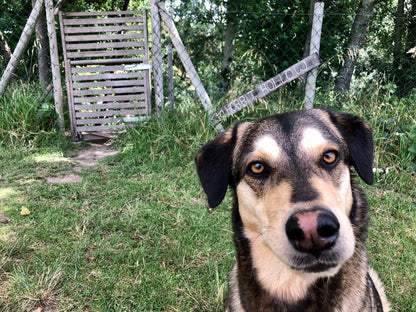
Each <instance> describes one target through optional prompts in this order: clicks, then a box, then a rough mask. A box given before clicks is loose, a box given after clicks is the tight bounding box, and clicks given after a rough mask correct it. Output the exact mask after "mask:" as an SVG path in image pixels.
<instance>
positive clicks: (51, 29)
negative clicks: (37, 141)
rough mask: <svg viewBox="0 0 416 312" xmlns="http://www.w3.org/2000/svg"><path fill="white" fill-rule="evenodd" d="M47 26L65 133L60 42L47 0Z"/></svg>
mask: <svg viewBox="0 0 416 312" xmlns="http://www.w3.org/2000/svg"><path fill="white" fill-rule="evenodd" d="M45 11H46V24H47V27H48V37H49V49H50V54H51V67H52V83H53V99H54V102H55V111H56V115H57V117H58V127H59V130H61V131H64V130H65V129H64V128H65V123H64V109H63V95H62V83H61V71H60V68H59V56H58V41H57V39H56V31H55V14H54V12H53V11H54V10H53V1H52V0H45Z"/></svg>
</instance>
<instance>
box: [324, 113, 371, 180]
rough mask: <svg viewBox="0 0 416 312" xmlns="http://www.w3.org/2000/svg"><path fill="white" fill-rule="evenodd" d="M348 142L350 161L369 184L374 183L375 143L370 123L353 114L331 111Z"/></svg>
mask: <svg viewBox="0 0 416 312" xmlns="http://www.w3.org/2000/svg"><path fill="white" fill-rule="evenodd" d="M330 114H331V116H332V118H333V120H334V123H335V125H336V126H337V127H338V129H339V131H340V132H341V135H342V136H343V138H344V140H345V142H346V143H347V146H348V149H349V154H350V163H351V164H352V165H353V166H354V168H355V170H356V171H357V173H358V175H359V176H360V178H361V179H363V180H364V182H365V183H367V184H373V181H374V174H373V159H374V143H373V135H372V131H371V128H370V126H369V125H367V124H366V123H365V122H364V121H362V120H361V119H360V118H359V117H357V116H354V115H351V114H341V113H334V112H332V113H330Z"/></svg>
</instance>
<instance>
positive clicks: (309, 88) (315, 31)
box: [304, 2, 324, 109]
mask: <svg viewBox="0 0 416 312" xmlns="http://www.w3.org/2000/svg"><path fill="white" fill-rule="evenodd" d="M323 16H324V3H323V2H316V3H315V8H314V10H313V23H312V31H311V43H310V48H309V55H312V54H314V53H317V54H318V55H319V47H320V44H321V31H322V21H323ZM317 75H318V69H317V68H315V69H312V70H311V71H310V72H309V73H308V75H307V78H306V85H305V100H304V107H305V109H312V108H313V101H314V99H315V90H316V77H317Z"/></svg>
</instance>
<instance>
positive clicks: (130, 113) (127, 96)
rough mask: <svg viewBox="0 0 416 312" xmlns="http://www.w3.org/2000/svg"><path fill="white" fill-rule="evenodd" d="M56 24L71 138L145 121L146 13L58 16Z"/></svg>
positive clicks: (147, 111) (147, 99)
mask: <svg viewBox="0 0 416 312" xmlns="http://www.w3.org/2000/svg"><path fill="white" fill-rule="evenodd" d="M59 18H60V26H61V38H62V45H63V50H64V62H65V72H66V80H67V90H68V104H69V109H70V117H71V131H72V136H73V138H74V139H76V138H79V137H80V136H82V134H83V133H89V132H90V133H91V132H94V133H96V132H100V131H104V132H105V131H111V132H113V131H117V130H123V129H125V128H126V125H127V127H130V126H132V125H133V124H134V122H137V121H139V120H143V119H146V118H147V116H148V115H149V114H150V111H151V101H150V67H149V66H148V65H147V64H149V44H148V34H147V12H146V11H145V10H142V11H120V12H116V11H111V12H72V13H63V12H60V13H59ZM127 65H128V66H127ZM143 65H144V66H143ZM132 122H133V123H132Z"/></svg>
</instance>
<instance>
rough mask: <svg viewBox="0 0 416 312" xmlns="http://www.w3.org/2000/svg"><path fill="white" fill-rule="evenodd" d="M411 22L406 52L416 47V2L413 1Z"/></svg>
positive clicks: (415, 0)
mask: <svg viewBox="0 0 416 312" xmlns="http://www.w3.org/2000/svg"><path fill="white" fill-rule="evenodd" d="M411 3H412V8H411V10H410V22H409V27H408V32H407V40H406V52H407V51H409V50H410V49H412V48H415V47H416V0H412V2H411Z"/></svg>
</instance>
